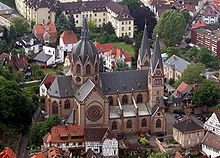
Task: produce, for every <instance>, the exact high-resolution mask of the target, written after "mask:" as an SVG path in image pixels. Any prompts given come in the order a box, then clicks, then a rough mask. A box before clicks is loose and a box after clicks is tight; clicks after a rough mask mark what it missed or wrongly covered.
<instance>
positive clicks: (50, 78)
mask: <svg viewBox="0 0 220 158" xmlns="http://www.w3.org/2000/svg"><path fill="white" fill-rule="evenodd" d="M55 79H56V77H55V76H51V75H49V74H47V75H46V76H45V78H44V80H43V81H42V83H41V85H42V84H44V85H45V86H46V88H47V89H48V88H50V86H51V84H52V83H53V81H54V80H55Z"/></svg>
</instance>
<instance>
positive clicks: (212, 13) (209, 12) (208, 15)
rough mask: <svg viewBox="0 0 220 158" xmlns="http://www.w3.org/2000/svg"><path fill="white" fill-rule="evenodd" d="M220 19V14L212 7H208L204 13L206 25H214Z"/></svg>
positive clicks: (203, 17)
mask: <svg viewBox="0 0 220 158" xmlns="http://www.w3.org/2000/svg"><path fill="white" fill-rule="evenodd" d="M219 17H220V12H219V11H218V10H217V9H216V8H215V7H214V6H212V5H209V6H207V7H206V8H205V9H204V10H203V11H202V16H201V18H202V20H203V21H204V22H205V23H206V24H213V23H216V22H218V21H219Z"/></svg>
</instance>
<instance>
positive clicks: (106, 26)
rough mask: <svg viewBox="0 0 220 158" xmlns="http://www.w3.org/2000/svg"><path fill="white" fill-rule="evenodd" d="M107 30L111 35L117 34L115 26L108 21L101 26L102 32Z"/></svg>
mask: <svg viewBox="0 0 220 158" xmlns="http://www.w3.org/2000/svg"><path fill="white" fill-rule="evenodd" d="M105 31H106V32H107V33H108V34H109V35H111V34H115V28H114V27H113V26H112V23H111V22H108V23H107V24H105V23H104V24H103V25H102V27H101V33H103V32H105Z"/></svg>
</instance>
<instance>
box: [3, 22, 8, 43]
mask: <svg viewBox="0 0 220 158" xmlns="http://www.w3.org/2000/svg"><path fill="white" fill-rule="evenodd" d="M2 29H3V36H2V40H5V41H6V43H7V44H8V42H9V39H8V29H7V28H6V27H5V26H2Z"/></svg>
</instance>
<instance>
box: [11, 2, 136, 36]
mask: <svg viewBox="0 0 220 158" xmlns="http://www.w3.org/2000/svg"><path fill="white" fill-rule="evenodd" d="M15 4H16V6H17V9H18V11H19V12H20V13H21V15H22V16H23V17H24V18H26V19H28V20H30V21H31V20H33V21H35V22H36V24H48V23H54V22H55V13H56V10H57V8H58V7H60V8H61V10H62V11H63V13H64V15H66V16H69V15H70V14H73V16H74V18H75V24H76V27H82V26H83V18H89V19H93V20H95V21H96V25H97V26H98V27H100V26H102V24H104V23H105V24H106V23H108V22H111V24H112V26H113V27H114V28H115V32H116V35H117V36H118V37H122V36H125V35H128V36H129V38H133V34H134V18H133V17H131V15H130V13H129V10H128V7H127V5H119V4H117V3H116V2H113V1H111V0H101V1H100V0H95V1H75V2H74V1H71V2H70V1H68V2H67V1H61V2H59V1H56V0H52V1H51V0H45V1H41V0H29V1H23V0H15ZM73 6H74V7H73Z"/></svg>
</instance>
